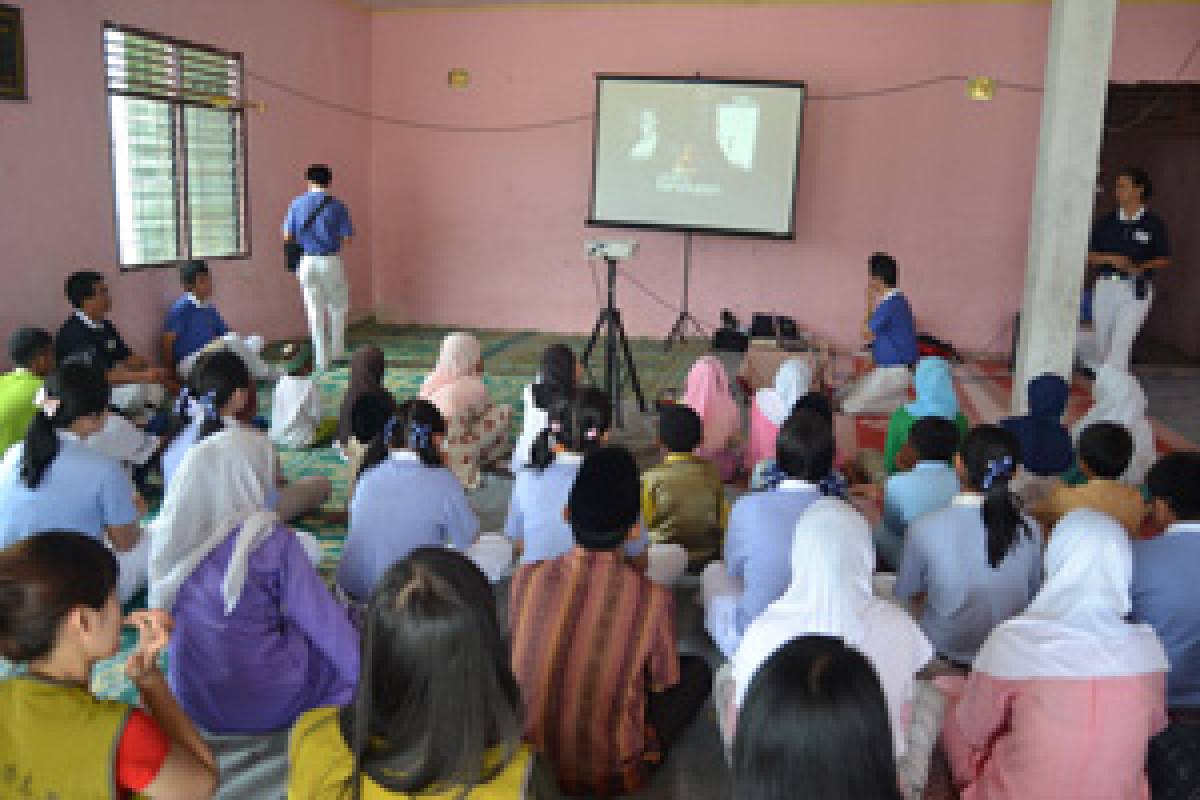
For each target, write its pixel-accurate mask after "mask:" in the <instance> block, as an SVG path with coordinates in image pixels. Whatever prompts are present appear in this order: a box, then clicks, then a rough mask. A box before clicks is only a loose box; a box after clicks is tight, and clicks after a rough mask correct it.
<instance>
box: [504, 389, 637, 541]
mask: <svg viewBox="0 0 1200 800" xmlns="http://www.w3.org/2000/svg"><path fill="white" fill-rule="evenodd" d="M546 400H547V404H546V405H547V408H546V417H547V421H546V427H545V428H544V429H543V430H542V432H541V433H539V434H538V436H537V438H536V439H535V440H534V442H533V448H532V451H531V453H530V464H529V466H528V467H526V468H525V469H522V470H521V471H520V472H519V473H518V474H517V479H516V482H515V483H514V484H513V493H512V500H511V502H510V504H509V506H508V517H507V519H506V520H505V522H504V535H505V536H507V537H508V538H509V539H510V540H512V542H513V546H514V547H515V548H516V549H517V550H519V551H520V553H521V563H522V564H532V563H535V562H537V561H549V560H550V559H553V558H558V557H559V556H560V555H562V554H563V553H566V552H567V551H569V550H570V549H571V548H572V547H574V546H575V535H574V534H573V533H572V532H571V526H570V525H569V524H568V523H567V521H566V519H564V517H563V509H564V508H566V506H567V496H568V495H569V494H570V493H571V486H572V485H573V484H574V483H575V475H576V474H577V473H578V472H579V467H580V466H581V465H582V464H583V459H584V457H586V456H587V455H588V454H589V453H591V452H593V451H595V450H597V449H599V448H600V447H602V446H603V445H604V443H605V442H607V441H608V429H609V426H610V425H611V424H612V407H611V404H610V403H609V400H608V396H607V395H605V394H604V392H602V391H600V390H599V389H595V388H592V387H585V388H577V389H575V390H573V391H559V392H556V393H553V394H552V396H550V397H547V398H546ZM646 547H647V539H646V537H645V533H644V532H643V535H642V537H641V538H640V539H639V540H638V541H635V542H630V543H627V544H626V546H625V554H626V555H627V556H630V557H639V556H641V555H642V554H644V553H645V551H646Z"/></svg>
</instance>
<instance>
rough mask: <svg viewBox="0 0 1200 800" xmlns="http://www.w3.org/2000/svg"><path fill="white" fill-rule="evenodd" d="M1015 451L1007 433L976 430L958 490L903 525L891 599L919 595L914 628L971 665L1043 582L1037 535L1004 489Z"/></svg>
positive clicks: (1017, 457)
mask: <svg viewBox="0 0 1200 800" xmlns="http://www.w3.org/2000/svg"><path fill="white" fill-rule="evenodd" d="M1020 463H1021V447H1020V444H1019V442H1018V440H1017V437H1016V436H1014V435H1013V434H1012V433H1010V432H1009V431H1006V430H1005V429H1003V428H1000V427H998V426H996V425H980V426H978V427H976V428H974V429H973V430H972V431H971V432H970V433H969V434H967V438H966V439H965V440H964V441H963V445H962V451H961V452H960V453H959V454H958V455H957V456H955V468H956V469H957V471H958V475H959V481H960V483H961V484H962V486H963V491H962V492H961V493H960V494H959V495H957V496H956V497H955V498H954V500H953V502H952V503H951V505H950V506H949V507H947V508H944V509H941V510H939V511H934V512H931V513H929V514H926V515H924V516H922V517H919V518H918V519H917V520H915V521H914V522H913V523H912V525H910V526H909V529H908V534H907V536H906V537H905V542H904V554H903V556H902V558H901V563H900V569H899V571H898V572H897V576H896V597H897V598H899V599H900V600H902V601H910V600H913V599H914V598H916V597H917V596H918V595H924V596H925V601H924V608H923V610H922V611H921V613H920V622H921V627H922V628H923V629H924V631H925V634H926V635H927V636H928V637H929V639H930V640H931V641H932V642H933V644H934V646H935V647H936V648H937V651H938V653H939V654H941V655H942V656H943V657H945V658H947V659H948V660H950V661H952V662H955V663H958V664H970V663H971V661H972V660H973V659H974V658H975V655H976V654H977V653H978V651H979V648H980V646H982V644H983V642H984V640H985V639H986V638H987V636H988V634H989V633H991V631H992V629H993V628H994V627H995V626H996V625H998V624H1000V623H1001V622H1003V621H1005V620H1006V619H1008V618H1010V617H1012V616H1014V615H1015V614H1018V613H1020V612H1021V611H1022V610H1023V609H1024V608H1025V606H1026V605H1028V604H1029V601H1030V600H1031V599H1032V598H1033V596H1034V594H1035V593H1036V592H1037V590H1038V587H1039V586H1040V585H1041V578H1042V533H1041V530H1040V529H1039V528H1038V525H1037V523H1036V522H1034V521H1033V520H1032V519H1031V518H1030V517H1028V516H1027V515H1025V514H1024V512H1023V511H1022V509H1021V505H1020V501H1019V500H1018V499H1017V496H1016V495H1015V494H1014V493H1013V492H1012V491H1011V489H1010V487H1009V483H1010V481H1011V480H1012V478H1013V475H1014V474H1015V473H1016V468H1017V465H1018V464H1020Z"/></svg>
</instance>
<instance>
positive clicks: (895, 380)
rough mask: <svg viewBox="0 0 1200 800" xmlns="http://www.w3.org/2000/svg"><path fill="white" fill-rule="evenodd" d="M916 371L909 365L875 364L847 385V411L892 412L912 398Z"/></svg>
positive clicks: (843, 405)
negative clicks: (913, 372) (911, 390)
mask: <svg viewBox="0 0 1200 800" xmlns="http://www.w3.org/2000/svg"><path fill="white" fill-rule="evenodd" d="M911 385H912V373H911V372H909V370H908V367H875V368H874V369H872V370H871V371H870V372H868V373H867V374H866V375H864V376H863V377H862V378H860V379H858V380H857V381H855V382H854V383H852V384H850V385H849V386H847V387H846V389H845V392H844V394H843V396H842V412H843V413H845V414H890V413H892V412H893V411H895V410H896V409H897V408H899V407H900V406H902V405H904V404H905V403H907V402H908V387H909V386H911Z"/></svg>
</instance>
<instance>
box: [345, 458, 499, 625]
mask: <svg viewBox="0 0 1200 800" xmlns="http://www.w3.org/2000/svg"><path fill="white" fill-rule="evenodd" d="M478 533H479V518H478V517H477V516H475V512H474V511H472V510H471V506H470V505H468V503H467V494H466V492H464V491H463V487H462V484H461V483H459V482H458V478H456V477H454V473H453V472H451V471H450V470H448V469H446V468H445V467H427V466H425V465H424V464H422V463H421V461H420V459H419V457H418V456H417V454H416V453H414V452H412V451H409V450H397V451H395V452H393V453H390V454H389V456H388V458H387V459H385V460H384V461H383V462H381V463H379V464H376V465H375V466H374V467H371V468H370V469H369V470H367V471H366V472H364V473H363V474H362V475H361V476H360V477H359V479H358V484H357V485H356V486H355V488H354V497H353V498H352V499H351V500H350V530H349V533H348V534H347V536H346V547H345V550H344V551H343V553H342V561H341V563H340V564H338V571H337V581H338V585H340V586H341V587H342V588H343V589H345V590H346V592H348V593H349V594H350V595H351V596H352V597H354V599H355V600H358V601H359V602H366V601H367V599H368V598H369V597H370V596H371V591H372V590H373V589H374V588H375V584H376V583H378V582H379V579H380V578H381V577H383V573H384V572H386V571H387V570H388V568H389V567H391V566H392V564H395V563H396V562H397V561H399V560H401V559H403V558H404V557H405V556H407V555H408V554H409V553H411V552H412V551H413V550H416V549H417V548H418V547H446V546H451V547H454V548H455V549H457V550H458V551H459V552H462V553H464V554H465V553H466V552H467V549H468V548H469V547H470V546H471V545H472V543H474V541H475V537H476V535H477V534H478Z"/></svg>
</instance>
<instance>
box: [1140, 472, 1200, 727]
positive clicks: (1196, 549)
mask: <svg viewBox="0 0 1200 800" xmlns="http://www.w3.org/2000/svg"><path fill="white" fill-rule="evenodd" d="M1146 485H1147V487H1148V488H1149V489H1150V494H1151V495H1152V496H1153V498H1154V500H1153V509H1154V512H1153V513H1154V521H1155V523H1156V524H1158V525H1159V526H1162V527H1164V528H1165V529H1166V530H1165V532H1164V533H1163V535H1162V536H1158V537H1156V538H1154V539H1149V540H1146V541H1140V542H1134V544H1133V588H1132V590H1131V594H1132V596H1133V614H1132V615H1131V616H1132V619H1133V620H1134V621H1136V622H1145V623H1147V624H1149V625H1150V626H1151V627H1153V628H1154V630H1155V631H1156V632H1157V633H1158V637H1159V639H1161V640H1162V643H1163V645H1164V646H1165V647H1166V650H1167V657H1168V659H1169V660H1170V662H1171V672H1170V674H1168V675H1167V706H1168V707H1169V708H1172V709H1181V708H1190V709H1196V708H1200V581H1197V580H1196V565H1197V564H1200V454H1196V453H1192V452H1183V451H1179V452H1175V453H1171V454H1170V455H1168V456H1163V457H1162V458H1161V459H1160V460H1159V462H1158V463H1157V464H1155V465H1154V466H1153V467H1152V468H1151V469H1150V474H1149V475H1147V476H1146Z"/></svg>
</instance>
